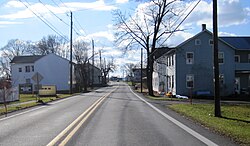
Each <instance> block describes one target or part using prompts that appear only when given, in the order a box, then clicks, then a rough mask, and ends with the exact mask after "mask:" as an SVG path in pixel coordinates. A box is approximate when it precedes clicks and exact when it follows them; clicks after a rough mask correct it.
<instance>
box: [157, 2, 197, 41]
mask: <svg viewBox="0 0 250 146" xmlns="http://www.w3.org/2000/svg"><path fill="white" fill-rule="evenodd" d="M200 2H201V0H199V1H198V2H197V3H196V4H195V6H194V7H193V8H192V9H191V11H189V13H188V14H187V15H186V16H185V17H184V19H183V20H182V21H181V22H180V23H179V24H178V25H177V27H176V28H175V29H174V31H172V32H171V33H170V34H169V36H168V37H167V38H166V39H165V41H163V43H162V44H161V45H163V44H164V43H165V42H166V41H167V40H168V39H169V38H170V37H171V36H172V35H173V33H174V32H175V31H176V30H177V29H178V28H179V27H180V25H181V24H182V23H183V22H184V21H185V20H186V19H187V17H188V16H189V15H190V14H191V13H192V12H193V10H194V9H195V8H196V7H197V6H198V4H199V3H200ZM161 45H160V46H161Z"/></svg>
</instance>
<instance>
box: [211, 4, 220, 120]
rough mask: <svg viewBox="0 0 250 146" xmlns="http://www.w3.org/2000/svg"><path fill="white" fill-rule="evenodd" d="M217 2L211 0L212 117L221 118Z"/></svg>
mask: <svg viewBox="0 0 250 146" xmlns="http://www.w3.org/2000/svg"><path fill="white" fill-rule="evenodd" d="M217 19H218V18H217V0H213V44H214V45H213V46H214V116H215V117H221V105H220V82H219V62H218V22H217Z"/></svg>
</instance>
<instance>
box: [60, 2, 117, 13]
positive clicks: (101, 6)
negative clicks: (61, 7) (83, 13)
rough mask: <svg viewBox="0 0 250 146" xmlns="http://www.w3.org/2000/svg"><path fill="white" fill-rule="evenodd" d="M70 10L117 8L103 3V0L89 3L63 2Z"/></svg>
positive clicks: (109, 9) (107, 9)
mask: <svg viewBox="0 0 250 146" xmlns="http://www.w3.org/2000/svg"><path fill="white" fill-rule="evenodd" d="M64 4H65V5H66V6H67V7H69V8H70V10H72V9H73V10H76V11H78V10H83V9H90V10H96V11H111V10H115V9H117V7H115V6H112V5H107V4H105V2H104V0H98V1H95V2H91V3H84V2H68V3H64Z"/></svg>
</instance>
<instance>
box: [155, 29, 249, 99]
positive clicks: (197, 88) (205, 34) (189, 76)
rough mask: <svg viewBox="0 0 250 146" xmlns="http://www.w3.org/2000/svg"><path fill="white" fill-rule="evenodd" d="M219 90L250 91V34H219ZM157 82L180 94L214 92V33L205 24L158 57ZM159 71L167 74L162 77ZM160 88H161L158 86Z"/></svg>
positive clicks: (230, 93) (231, 91)
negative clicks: (230, 35)
mask: <svg viewBox="0 0 250 146" xmlns="http://www.w3.org/2000/svg"><path fill="white" fill-rule="evenodd" d="M218 45H219V48H218V49H219V54H218V58H219V60H218V61H219V68H220V71H219V77H220V94H221V96H228V95H232V94H235V92H236V93H243V92H244V93H246V94H249V90H250V37H220V38H219V42H218ZM155 66H156V67H155V74H156V77H158V80H159V81H158V82H159V83H158V84H159V85H160V83H164V85H165V86H164V88H165V89H164V90H165V91H167V92H172V93H173V94H181V95H190V94H191V93H192V94H195V95H208V96H212V95H213V94H214V82H213V78H214V76H213V40H212V33H211V32H210V31H208V30H207V29H206V25H203V27H202V31H201V32H200V33H198V34H196V35H195V36H193V37H192V38H190V39H188V40H186V41H184V42H183V43H181V44H180V45H178V46H177V47H175V48H173V49H170V50H169V51H168V52H167V53H165V54H163V55H162V56H161V57H159V58H157V60H156V61H155ZM159 74H161V75H163V76H164V78H160V77H159V76H160V75H159ZM155 90H156V91H159V92H160V90H161V89H160V88H155Z"/></svg>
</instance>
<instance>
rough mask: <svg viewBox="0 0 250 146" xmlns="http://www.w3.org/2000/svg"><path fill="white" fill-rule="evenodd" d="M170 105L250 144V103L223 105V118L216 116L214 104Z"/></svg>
mask: <svg viewBox="0 0 250 146" xmlns="http://www.w3.org/2000/svg"><path fill="white" fill-rule="evenodd" d="M169 107H170V108H171V109H173V110H175V111H177V112H179V113H181V114H183V115H185V116H187V117H190V118H191V119H193V120H195V121H197V122H199V123H201V124H202V125H205V126H206V127H208V128H210V129H212V130H214V131H216V132H219V133H221V134H223V135H226V136H228V137H230V138H232V139H233V140H234V141H236V142H238V143H239V144H241V145H250V105H249V104H247V105H239V104H238V105H232V104H225V105H222V106H221V111H222V116H223V117H222V118H218V117H214V114H213V113H214V105H213V104H193V105H190V104H173V105H170V106H169Z"/></svg>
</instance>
